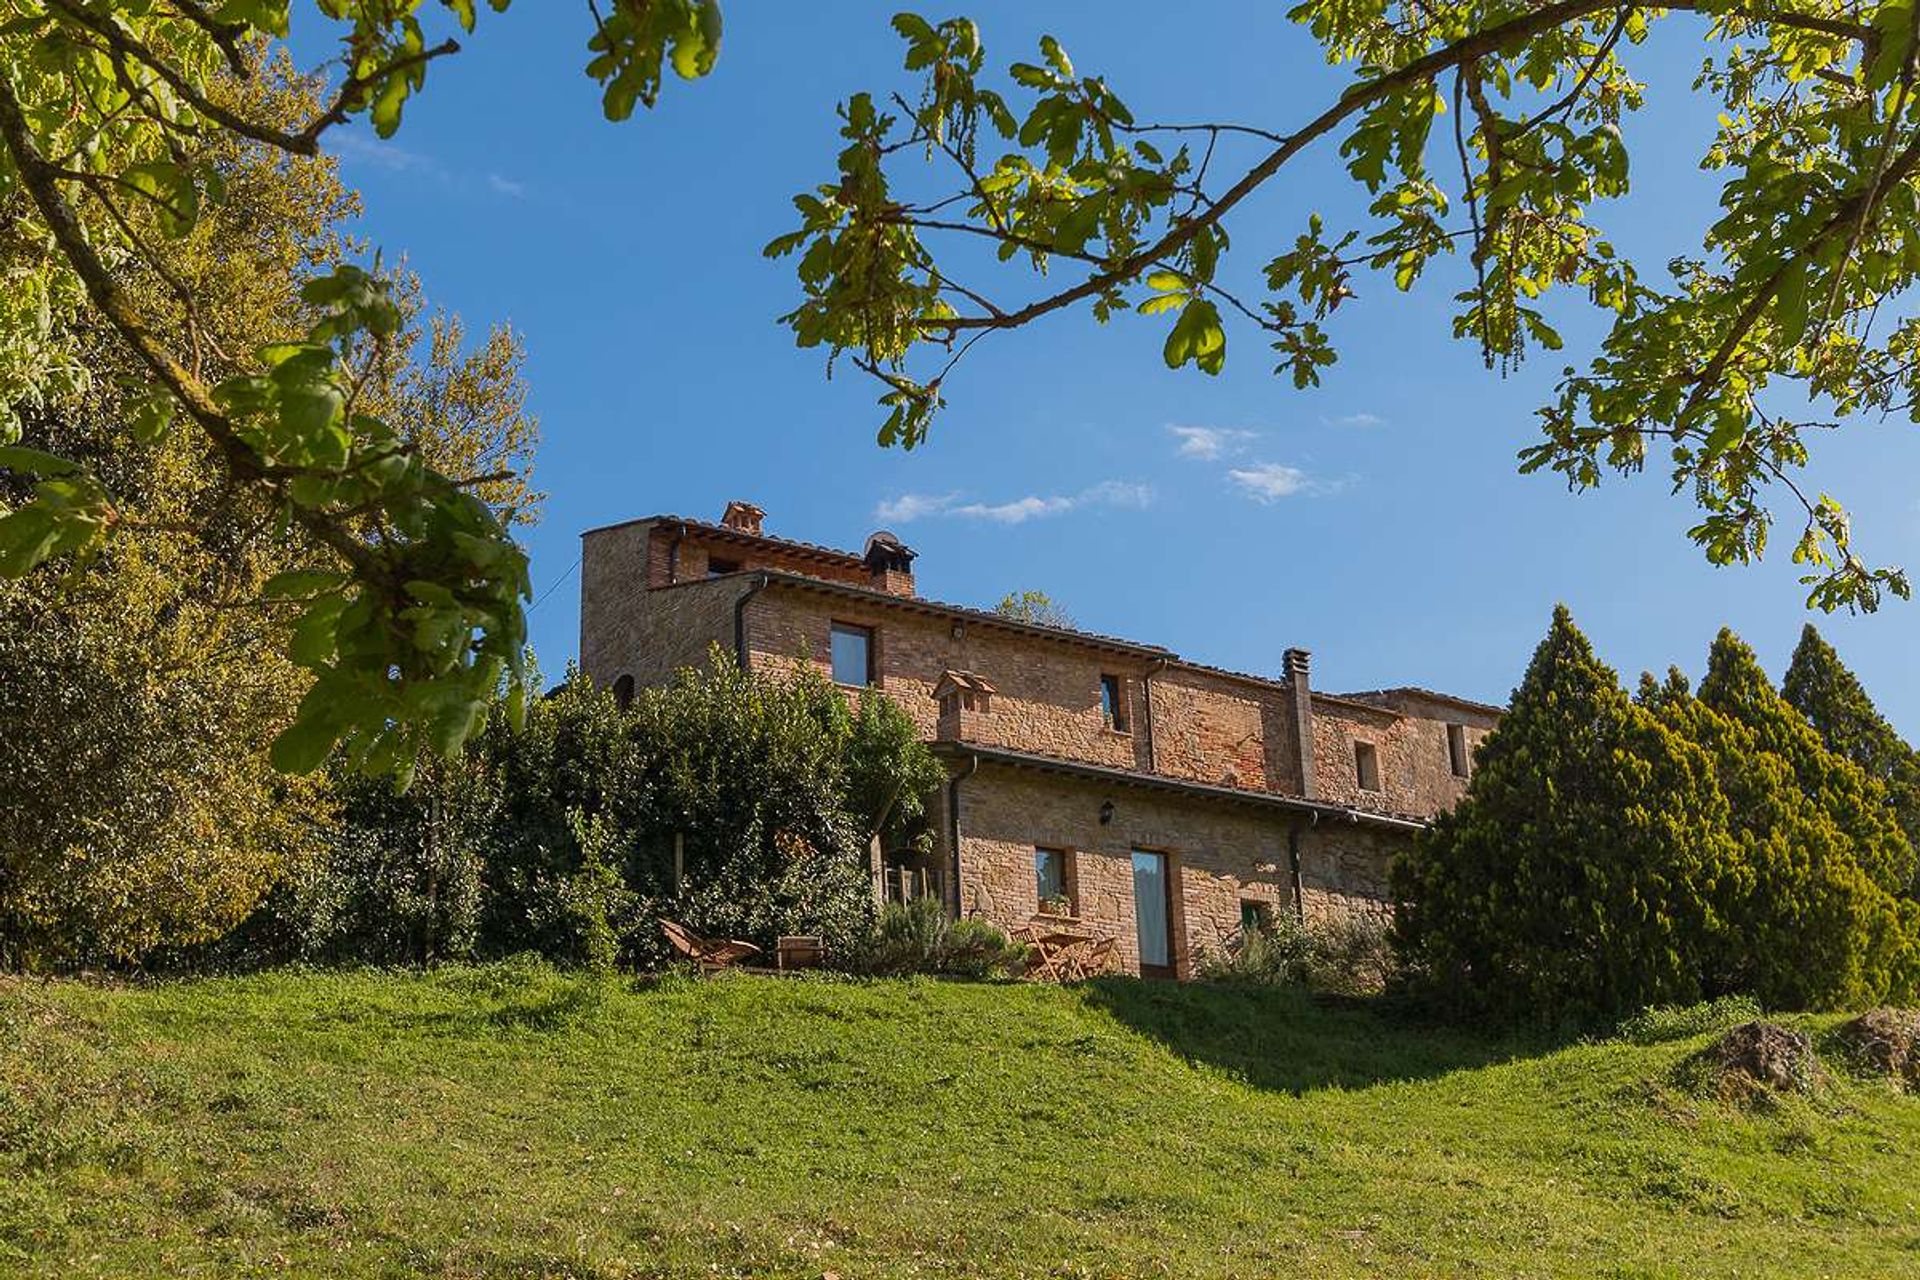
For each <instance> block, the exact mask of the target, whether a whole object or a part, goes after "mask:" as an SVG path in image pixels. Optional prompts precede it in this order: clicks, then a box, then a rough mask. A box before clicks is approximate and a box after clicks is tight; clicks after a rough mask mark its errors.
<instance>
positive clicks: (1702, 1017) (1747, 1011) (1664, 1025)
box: [1613, 995, 1764, 1045]
mask: <svg viewBox="0 0 1920 1280" xmlns="http://www.w3.org/2000/svg"><path fill="white" fill-rule="evenodd" d="M1763 1012H1764V1011H1763V1010H1762V1009H1761V1008H1760V1002H1759V1001H1758V1000H1755V999H1754V998H1753V997H1752V996H1745V995H1739V996H1721V997H1720V998H1719V999H1717V1000H1703V1001H1701V1002H1700V1003H1698V1004H1689V1005H1671V1004H1668V1005H1660V1006H1658V1007H1655V1008H1650V1009H1642V1010H1641V1011H1640V1012H1639V1013H1636V1014H1634V1015H1633V1016H1632V1017H1630V1018H1627V1019H1625V1020H1624V1021H1622V1022H1621V1023H1620V1025H1619V1026H1618V1027H1616V1028H1615V1029H1614V1033H1613V1034H1614V1036H1615V1038H1617V1039H1620V1040H1625V1041H1628V1042H1629V1043H1631V1044H1643V1045H1644V1044H1664V1043H1666V1042H1667V1041H1669V1040H1689V1039H1692V1038H1693V1037H1694V1036H1703V1035H1706V1034H1707V1033H1708V1032H1713V1031H1727V1030H1730V1029H1732V1028H1733V1027H1737V1026H1739V1025H1741V1024H1742V1023H1746V1022H1758V1021H1759V1020H1760V1017H1761V1015H1762V1013H1763Z"/></svg>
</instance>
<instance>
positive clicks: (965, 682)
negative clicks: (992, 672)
mask: <svg viewBox="0 0 1920 1280" xmlns="http://www.w3.org/2000/svg"><path fill="white" fill-rule="evenodd" d="M998 692H1000V691H999V690H998V689H996V688H994V687H993V685H992V683H991V682H989V681H988V680H987V679H986V678H985V677H983V676H977V675H975V674H974V673H973V672H971V671H951V670H950V671H945V672H942V673H941V676H940V680H939V682H938V683H937V684H935V685H934V686H933V700H934V701H935V702H938V703H939V704H940V714H942V715H945V714H947V713H948V712H949V711H975V712H978V713H980V714H981V715H986V714H987V713H989V712H991V711H992V710H993V695H994V694H996V693H998Z"/></svg>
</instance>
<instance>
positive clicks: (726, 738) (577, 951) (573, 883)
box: [216, 650, 946, 967]
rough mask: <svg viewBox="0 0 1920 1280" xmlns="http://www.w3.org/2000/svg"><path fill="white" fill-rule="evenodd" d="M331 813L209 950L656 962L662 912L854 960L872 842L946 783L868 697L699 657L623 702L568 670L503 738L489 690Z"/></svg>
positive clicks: (909, 823) (902, 823)
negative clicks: (240, 927)
mask: <svg viewBox="0 0 1920 1280" xmlns="http://www.w3.org/2000/svg"><path fill="white" fill-rule="evenodd" d="M343 765H344V760H336V762H335V767H336V769H337V770H338V771H339V772H340V781H339V786H340V788H341V794H342V796H343V805H342V811H341V816H340V820H339V821H338V822H337V824H336V825H335V826H334V827H333V828H332V829H331V831H330V832H329V834H328V837H327V839H326V842H325V846H324V851H323V852H324V856H323V857H321V858H319V859H317V860H316V861H314V862H313V863H311V864H307V865H304V866H302V867H301V868H299V869H298V874H296V875H294V876H292V877H290V878H289V880H288V882H287V883H286V884H285V885H283V886H282V888H281V889H279V890H277V891H276V893H275V895H274V896H273V898H271V899H270V900H269V902H268V903H267V904H266V906H265V907H264V908H263V909H262V911H261V912H260V913H259V915H258V916H256V918H255V919H254V920H252V921H250V922H249V924H248V927H247V928H246V930H244V931H243V935H242V936H241V937H239V938H237V939H236V940H235V942H234V943H233V944H232V945H231V946H228V947H226V948H223V949H217V950H216V954H218V955H228V956H237V957H239V958H242V959H246V960H252V961H259V960H265V959H271V958H300V959H307V960H325V961H341V960H353V961H359V962H363V963H366V962H418V961H423V960H432V959H438V958H445V957H450V956H475V955H477V956H503V955H510V954H513V953H516V952H523V951H535V952H539V953H540V954H542V955H544V956H547V957H548V958H550V959H553V960H556V961H560V962H565V963H578V964H585V965H589V966H591V967H604V965H605V964H606V963H607V959H608V956H609V954H610V952H611V953H613V954H617V955H618V956H619V957H620V958H623V959H626V960H629V961H632V960H651V959H658V958H662V956H663V952H662V945H663V944H662V940H661V938H660V935H659V930H658V928H657V923H656V922H657V921H658V919H659V918H660V917H662V916H671V917H674V918H677V919H681V920H683V921H685V922H686V923H688V924H689V925H691V926H692V927H693V928H695V929H697V930H701V931H704V932H712V933H725V934H728V935H730V936H734V937H741V938H747V939H750V940H752V941H755V942H759V943H761V944H763V945H766V946H771V945H772V944H773V941H774V938H775V937H776V936H777V935H778V934H782V933H823V934H825V935H826V936H827V938H828V939H829V943H830V945H831V947H832V949H833V950H834V951H835V952H836V953H837V954H839V955H841V956H857V955H858V954H860V953H861V952H862V951H863V950H864V948H865V944H866V942H867V940H868V935H869V933H870V932H871V928H872V923H873V909H874V904H873V882H872V880H871V879H870V878H869V868H868V841H869V840H870V839H871V838H872V836H874V835H876V834H878V835H884V836H885V837H886V838H889V839H893V840H905V841H911V840H912V839H913V838H914V837H915V836H916V835H917V834H918V832H919V830H920V829H921V825H922V824H923V822H924V818H925V802H926V798H927V796H928V795H929V794H930V793H932V792H933V791H934V790H935V789H937V788H938V787H939V785H940V784H941V783H942V782H943V781H944V780H945V777H946V774H945V771H944V769H942V767H941V766H940V764H939V762H938V760H937V759H936V758H935V757H934V756H933V754H932V752H931V751H929V750H928V748H927V746H926V744H925V743H923V742H921V741H920V740H919V738H918V736H917V735H916V734H915V733H914V731H913V723H912V720H911V718H910V717H908V716H907V714H906V713H905V712H904V711H902V710H901V709H900V708H899V707H898V706H897V705H896V704H893V703H892V702H890V701H889V700H888V699H886V697H885V696H884V695H883V694H880V693H878V692H870V693H869V694H868V695H867V696H866V697H864V698H863V699H862V700H861V703H860V705H859V707H858V708H857V710H856V709H854V708H850V707H849V706H848V703H847V699H846V697H845V695H844V694H843V693H842V692H841V691H840V690H839V689H838V688H837V687H836V686H834V685H833V684H832V683H831V682H829V681H828V680H826V679H825V678H824V677H818V676H812V675H802V676H801V677H799V678H798V679H793V680H789V679H787V678H784V677H778V676H773V675H769V674H766V673H761V672H752V673H743V672H742V671H741V670H740V669H739V668H738V667H737V666H736V665H734V663H733V662H732V661H731V659H730V658H728V657H727V656H726V655H724V654H722V653H721V652H720V651H718V650H715V651H714V653H713V655H712V658H711V662H710V665H709V667H708V668H707V669H704V670H700V671H688V672H684V673H682V675H681V676H680V678H679V679H678V680H677V681H676V682H675V683H674V684H673V685H671V686H668V687H666V688H662V689H650V690H645V691H643V692H642V693H641V694H640V696H639V697H638V698H636V699H635V700H634V702H633V704H632V705H631V706H630V707H628V708H625V709H622V708H621V707H620V706H619V705H618V703H617V702H616V701H615V699H614V697H613V695H612V693H611V692H609V691H607V690H604V689H600V688H596V687H595V686H594V685H593V684H592V683H591V682H590V681H588V680H586V679H585V678H583V677H582V676H581V675H580V674H579V673H578V672H577V671H569V673H568V678H567V680H566V681H565V682H564V683H562V684H561V685H560V686H559V687H558V688H556V689H555V690H553V691H552V692H551V693H550V694H548V695H547V696H546V697H544V698H541V699H540V700H539V701H538V702H536V703H535V704H534V705H532V706H531V707H529V708H528V711H527V716H526V723H525V725H524V726H523V727H522V728H521V729H520V730H519V731H517V732H516V731H515V730H514V729H513V727H512V726H511V724H510V723H509V721H508V718H507V714H506V708H505V700H504V698H498V699H496V702H495V705H494V707H493V709H492V711H491V712H490V714H489V719H488V723H487V727H486V728H485V729H484V730H483V731H482V732H481V733H480V734H479V735H477V736H476V737H475V738H474V739H472V740H471V741H470V742H469V743H468V744H467V745H466V747H465V748H464V749H463V750H462V751H461V752H460V754H459V755H457V756H456V757H455V758H454V759H452V760H447V761H443V760H438V759H428V760H426V761H424V762H423V763H422V765H421V767H420V770H419V772H418V774H417V776H416V778H415V780H414V784H413V786H411V787H410V788H409V789H408V790H406V791H405V792H400V791H397V790H395V788H394V787H393V785H392V783H391V781H390V780H386V779H372V778H367V777H364V776H362V775H360V774H359V773H357V772H355V771H351V770H348V769H345V768H344V767H343Z"/></svg>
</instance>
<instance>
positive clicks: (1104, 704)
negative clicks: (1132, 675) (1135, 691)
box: [1100, 675, 1127, 733]
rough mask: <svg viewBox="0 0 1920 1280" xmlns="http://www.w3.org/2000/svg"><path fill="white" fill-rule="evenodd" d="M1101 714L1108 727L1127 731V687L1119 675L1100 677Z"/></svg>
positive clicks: (1123, 731)
mask: <svg viewBox="0 0 1920 1280" xmlns="http://www.w3.org/2000/svg"><path fill="white" fill-rule="evenodd" d="M1100 715H1101V718H1102V719H1104V720H1105V721H1106V722H1107V728H1109V729H1116V730H1118V731H1119V732H1121V733H1125V732H1126V731H1127V687H1126V685H1125V684H1123V683H1122V682H1121V680H1120V677H1119V676H1109V675H1103V676H1101V677H1100Z"/></svg>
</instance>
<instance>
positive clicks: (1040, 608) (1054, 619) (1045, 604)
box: [993, 591, 1073, 630]
mask: <svg viewBox="0 0 1920 1280" xmlns="http://www.w3.org/2000/svg"><path fill="white" fill-rule="evenodd" d="M993 611H994V612H995V613H997V614H999V615H1000V616H1001V617H1003V618H1012V619H1014V620H1016V621H1018V622H1035V623H1038V624H1039V625H1041V626H1043V627H1065V628H1067V629H1068V630H1072V629H1073V615H1072V614H1070V613H1068V612H1067V610H1066V606H1064V605H1062V604H1060V603H1059V602H1058V601H1056V600H1055V599H1054V598H1053V597H1052V596H1050V595H1048V594H1047V593H1046V592H1044V591H1021V592H1018V593H1015V592H1011V591H1010V592H1008V593H1007V594H1006V595H1004V596H1002V597H1001V598H1000V603H999V604H997V605H995V606H993Z"/></svg>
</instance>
